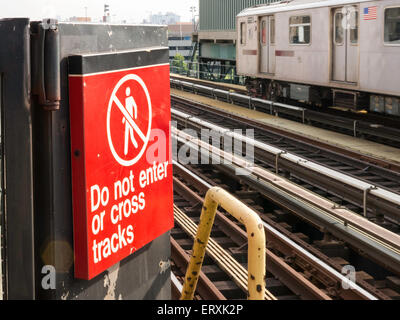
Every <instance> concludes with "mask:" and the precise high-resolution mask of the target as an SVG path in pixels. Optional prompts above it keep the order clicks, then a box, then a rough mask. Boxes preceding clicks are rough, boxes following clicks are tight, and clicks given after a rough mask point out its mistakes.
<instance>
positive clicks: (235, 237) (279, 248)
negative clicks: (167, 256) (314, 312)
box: [173, 164, 396, 300]
mask: <svg viewBox="0 0 400 320" xmlns="http://www.w3.org/2000/svg"><path fill="white" fill-rule="evenodd" d="M205 167H206V166H198V167H196V166H195V167H193V166H190V170H191V171H190V170H188V169H186V168H184V167H183V166H181V165H179V164H175V165H174V192H175V204H176V205H177V207H179V208H181V210H182V211H184V210H185V211H186V212H188V215H190V216H191V217H193V219H194V223H195V224H198V219H199V215H200V211H201V206H202V201H203V198H202V196H204V194H205V192H206V191H207V190H208V188H209V187H211V184H213V185H215V183H214V181H219V179H218V176H217V175H216V174H215V172H213V173H212V174H211V175H210V174H209V173H210V172H208V173H206V175H210V176H211V177H210V178H207V177H206V176H201V174H199V173H200V172H203V173H202V174H204V172H207V171H210V167H208V169H205ZM212 170H214V171H216V170H217V169H215V168H214V167H213V169H212ZM194 172H196V173H194ZM197 174H199V176H197ZM200 176H201V177H200ZM204 179H207V180H208V182H207V181H205V180H204ZM211 181H213V182H211ZM225 181H226V179H225ZM210 183H211V184H210ZM221 184H223V183H221ZM225 187H227V186H225ZM227 188H228V187H227ZM194 190H195V191H194ZM234 194H235V196H236V197H237V198H239V199H240V200H241V201H243V202H245V203H247V204H248V205H249V206H251V207H252V209H253V210H255V211H257V212H258V213H259V214H260V216H261V217H262V219H263V221H264V223H265V231H266V235H267V248H268V250H267V274H268V276H269V277H271V276H273V277H275V278H277V279H279V280H280V282H281V284H283V285H284V286H286V287H288V288H289V289H286V290H290V291H291V292H293V293H294V294H295V296H293V295H289V296H284V297H281V296H279V294H277V293H276V292H275V295H276V296H277V298H278V300H279V299H280V298H289V299H294V298H296V299H324V300H325V299H366V298H369V299H373V298H377V299H390V296H389V295H387V294H385V292H388V293H391V294H392V296H396V293H393V292H392V291H391V289H390V288H383V289H382V290H379V289H377V288H376V287H374V286H373V285H371V284H370V283H368V282H367V281H365V280H363V278H364V279H365V278H368V279H369V281H371V279H372V278H371V277H370V276H368V275H367V274H366V273H363V272H358V273H357V284H358V286H363V287H365V288H367V290H364V289H362V288H360V287H357V288H355V289H352V290H345V289H343V286H342V284H343V281H344V280H346V278H345V277H344V276H343V275H342V274H340V272H341V270H342V268H343V264H344V263H348V262H346V261H345V260H344V259H343V257H334V258H332V257H328V256H326V255H325V254H324V253H322V252H321V250H320V249H317V248H315V247H313V246H311V245H310V244H309V243H307V241H308V240H307V239H306V238H307V236H306V235H305V234H300V233H296V232H291V231H290V228H288V224H287V223H286V222H283V221H282V220H278V221H275V220H274V219H272V218H271V217H270V216H271V214H269V213H266V212H264V209H263V208H264V207H265V206H260V205H257V204H256V203H255V202H254V200H255V195H256V192H255V191H254V190H245V191H244V190H241V191H237V190H236V192H234ZM277 212H281V211H280V210H279V209H277ZM279 215H280V218H282V217H283V215H282V213H278V216H279ZM229 217H230V216H229V215H224V214H223V213H221V212H219V213H218V216H217V219H216V225H217V229H216V231H215V233H214V236H216V237H217V238H218V237H221V234H222V233H224V234H225V237H226V236H227V235H228V236H229V238H230V240H223V241H222V243H223V245H224V246H225V247H227V248H228V249H229V251H230V252H231V253H232V254H233V255H234V256H235V257H238V259H239V260H240V261H245V259H246V247H245V244H246V235H245V232H244V230H242V229H240V228H238V224H237V223H236V222H235V221H232V220H230V218H229ZM238 230H239V231H238ZM240 230H241V231H240ZM221 231H222V233H221ZM175 232H177V231H173V234H174V233H175ZM191 244H192V242H191V243H190V244H189V246H188V248H187V249H189V248H191ZM233 244H235V245H236V246H234V245H233ZM173 260H174V256H173ZM211 268H214V267H211ZM183 270H184V269H183ZM206 270H208V269H206ZM181 276H183V275H181ZM211 278H212V276H211ZM271 282H272V283H276V281H275V282H274V281H272V278H271ZM281 284H279V290H278V289H277V290H278V293H279V292H282V290H284V289H283V287H282V286H281ZM380 287H381V288H382V287H383V286H382V284H381V285H380ZM267 289H268V281H267ZM270 291H271V292H272V293H274V291H273V289H271V288H270ZM366 291H368V292H373V294H368V293H366Z"/></svg>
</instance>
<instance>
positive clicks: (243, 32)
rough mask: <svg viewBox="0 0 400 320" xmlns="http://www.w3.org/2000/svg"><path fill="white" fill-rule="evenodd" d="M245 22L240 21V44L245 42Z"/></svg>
mask: <svg viewBox="0 0 400 320" xmlns="http://www.w3.org/2000/svg"><path fill="white" fill-rule="evenodd" d="M246 31H247V30H246V22H242V23H240V44H246Z"/></svg>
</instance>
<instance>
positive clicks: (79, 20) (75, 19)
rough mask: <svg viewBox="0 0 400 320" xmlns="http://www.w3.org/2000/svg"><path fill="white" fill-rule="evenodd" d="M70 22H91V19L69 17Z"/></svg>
mask: <svg viewBox="0 0 400 320" xmlns="http://www.w3.org/2000/svg"><path fill="white" fill-rule="evenodd" d="M69 21H71V22H92V18H90V17H71V18H69Z"/></svg>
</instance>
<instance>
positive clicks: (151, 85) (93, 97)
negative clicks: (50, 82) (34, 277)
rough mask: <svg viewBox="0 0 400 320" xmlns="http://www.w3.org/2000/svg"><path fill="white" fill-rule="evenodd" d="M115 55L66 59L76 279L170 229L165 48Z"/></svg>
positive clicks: (87, 276)
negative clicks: (68, 67)
mask: <svg viewBox="0 0 400 320" xmlns="http://www.w3.org/2000/svg"><path fill="white" fill-rule="evenodd" d="M110 56H113V54H104V55H96V56H91V55H87V56H85V55H83V56H74V57H70V59H69V64H70V76H69V87H70V119H71V154H72V156H71V162H72V192H73V214H74V255H75V277H77V278H82V279H92V278H93V277H95V276H96V275H98V274H100V273H101V272H103V271H104V270H106V269H107V268H109V267H110V266H112V265H114V264H115V263H117V262H119V261H120V260H122V259H124V258H126V257H127V256H129V255H131V254H132V253H134V252H135V251H137V250H138V249H140V248H141V247H143V246H144V245H146V244H148V243H149V242H151V241H152V240H154V239H155V238H157V237H158V236H160V235H162V234H163V233H165V232H167V231H168V230H169V229H171V228H172V227H173V208H172V201H173V200H172V162H171V159H170V154H171V153H170V140H169V137H170V118H171V116H170V97H169V95H170V92H169V65H168V50H167V49H165V48H162V49H161V48H157V49H155V50H146V51H132V52H124V53H119V54H114V57H113V58H110ZM121 61H122V62H121ZM94 62H96V63H94ZM98 69H100V70H98Z"/></svg>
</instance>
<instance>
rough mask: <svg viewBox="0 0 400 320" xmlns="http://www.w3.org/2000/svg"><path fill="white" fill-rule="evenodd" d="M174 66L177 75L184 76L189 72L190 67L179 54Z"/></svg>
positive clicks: (175, 57) (173, 61)
mask: <svg viewBox="0 0 400 320" xmlns="http://www.w3.org/2000/svg"><path fill="white" fill-rule="evenodd" d="M172 66H173V67H174V70H176V73H181V74H184V73H187V72H188V65H187V63H186V62H185V58H184V57H183V55H181V54H180V53H177V54H176V55H175V56H174V60H172Z"/></svg>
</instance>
